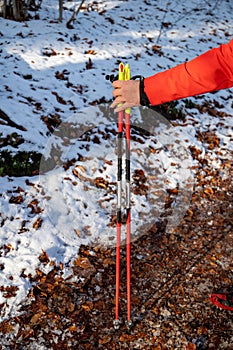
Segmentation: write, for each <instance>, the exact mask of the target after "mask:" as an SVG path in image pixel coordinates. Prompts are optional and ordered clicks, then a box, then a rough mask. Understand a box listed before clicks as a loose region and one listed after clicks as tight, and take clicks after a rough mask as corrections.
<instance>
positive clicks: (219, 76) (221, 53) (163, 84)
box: [144, 40, 233, 105]
mask: <svg viewBox="0 0 233 350" xmlns="http://www.w3.org/2000/svg"><path fill="white" fill-rule="evenodd" d="M232 86H233V40H231V41H230V42H229V43H228V44H223V45H221V46H219V47H218V48H215V49H211V50H209V51H207V52H206V53H204V54H202V55H200V56H198V57H196V58H194V59H193V60H191V61H189V62H186V63H183V64H180V65H178V66H176V67H174V68H171V69H169V70H166V71H164V72H161V73H158V74H156V75H154V76H152V77H148V78H146V79H145V80H144V87H145V89H144V91H145V93H146V94H147V96H148V98H149V100H150V103H151V104H152V105H157V104H161V103H164V102H169V101H173V100H178V99H180V98H185V97H189V96H194V95H199V94H203V93H207V92H210V91H214V90H221V89H225V88H229V87H232Z"/></svg>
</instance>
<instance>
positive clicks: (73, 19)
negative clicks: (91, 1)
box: [66, 0, 85, 29]
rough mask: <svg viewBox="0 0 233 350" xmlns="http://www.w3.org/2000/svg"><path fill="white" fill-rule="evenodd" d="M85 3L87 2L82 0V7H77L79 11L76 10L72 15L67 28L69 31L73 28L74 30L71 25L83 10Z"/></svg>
mask: <svg viewBox="0 0 233 350" xmlns="http://www.w3.org/2000/svg"><path fill="white" fill-rule="evenodd" d="M84 1H85V0H82V1H81V3H80V5H79V6H78V7H77V9H75V10H74V12H73V14H72V16H71V18H70V20H69V21H68V22H67V23H66V27H67V28H68V29H72V28H73V27H72V25H71V23H72V22H74V21H75V18H76V17H77V15H78V13H79V11H80V10H81V7H82V5H83V3H84Z"/></svg>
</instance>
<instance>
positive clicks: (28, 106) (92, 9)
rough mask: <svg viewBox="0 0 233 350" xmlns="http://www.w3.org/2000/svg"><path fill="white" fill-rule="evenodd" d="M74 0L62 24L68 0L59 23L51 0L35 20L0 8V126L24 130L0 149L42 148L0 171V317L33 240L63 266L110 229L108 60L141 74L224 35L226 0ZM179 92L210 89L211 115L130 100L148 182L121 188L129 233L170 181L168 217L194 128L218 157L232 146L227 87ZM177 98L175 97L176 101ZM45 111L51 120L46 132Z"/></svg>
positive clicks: (177, 209) (27, 265) (178, 204)
mask: <svg viewBox="0 0 233 350" xmlns="http://www.w3.org/2000/svg"><path fill="white" fill-rule="evenodd" d="M85 4H86V6H85V7H86V9H82V10H81V12H80V13H79V15H78V17H77V20H76V21H75V22H74V23H73V29H67V27H66V22H67V21H68V20H69V18H70V16H71V9H73V8H74V6H77V3H76V2H70V1H67V2H66V1H65V2H64V7H65V10H64V14H63V16H64V19H63V22H62V23H60V22H59V21H57V18H58V1H55V0H46V1H44V2H43V4H42V9H41V10H40V11H39V16H40V19H37V20H34V19H32V20H30V21H27V22H22V23H17V22H14V21H10V20H5V19H3V18H0V39H1V43H0V55H1V56H0V60H1V72H2V74H1V86H0V101H1V104H0V109H1V110H2V111H3V112H4V113H5V114H6V115H7V116H8V117H9V118H10V119H11V121H13V122H14V123H16V125H15V127H14V126H12V125H9V123H8V124H7V123H6V121H4V120H2V119H1V117H0V122H1V131H0V135H1V138H5V137H7V136H8V135H10V134H12V133H13V132H16V133H17V134H18V135H19V136H21V137H22V139H23V140H24V142H22V143H21V144H20V145H18V146H17V148H14V147H13V146H9V145H8V146H5V147H2V148H1V151H2V150H4V149H7V150H9V151H11V152H12V153H13V154H14V153H17V152H19V151H36V152H40V153H41V154H43V161H42V163H41V174H40V175H36V176H33V177H9V176H5V177H1V178H0V226H1V231H0V232H1V235H0V276H1V279H0V287H2V288H1V289H0V290H2V295H1V296H0V305H1V316H2V318H5V317H7V315H9V314H10V315H15V314H16V313H17V310H18V306H19V305H20V302H21V301H22V300H23V299H24V298H25V297H26V295H27V292H28V290H29V288H30V284H29V282H28V279H27V278H26V277H25V276H26V275H29V274H32V275H33V274H34V272H35V269H36V267H37V266H38V265H39V264H40V262H39V260H38V257H39V255H40V254H41V252H42V251H46V252H47V254H48V255H49V257H50V259H51V260H54V261H56V262H57V263H59V262H60V261H61V262H63V263H64V264H65V266H66V269H67V270H66V271H67V274H68V273H69V263H70V262H71V261H72V259H73V258H75V257H76V255H77V253H78V250H79V246H80V244H96V243H97V244H107V245H111V244H113V243H114V241H115V236H114V235H115V229H114V225H113V224H112V222H111V220H112V219H113V217H114V213H115V207H116V191H115V186H116V169H117V164H116V132H117V130H116V115H115V114H114V112H113V111H112V110H111V109H110V107H109V105H110V101H111V98H112V95H111V92H112V88H111V84H110V83H109V81H107V80H106V79H105V76H106V75H107V74H109V73H114V74H116V73H117V70H118V64H119V62H120V61H122V62H124V63H129V64H130V66H131V71H132V74H133V75H136V74H141V75H144V76H148V75H152V74H155V73H156V72H159V71H161V70H163V69H167V68H169V67H172V66H174V65H176V64H179V63H181V62H183V61H185V60H189V59H191V58H193V57H195V56H196V55H198V54H200V53H203V52H204V51H206V50H208V49H210V48H212V47H215V46H218V45H219V44H221V43H224V42H227V41H228V40H230V38H231V37H232V10H233V8H232V5H231V2H227V1H213V2H207V1H202V0H199V1H196V2H195V3H194V2H193V1H189V0H186V1H176V0H175V1H170V2H169V1H162V0H160V1H152V0H148V1H139V0H131V1H122V0H115V1H103V0H97V1H94V2H91V1H86V2H85ZM69 9H70V10H69ZM191 100H193V101H194V102H196V103H199V104H201V103H203V101H205V100H206V101H208V102H209V103H210V104H213V105H214V101H215V106H216V101H217V102H218V103H219V105H220V106H222V107H219V108H220V110H221V111H222V112H224V115H223V117H222V119H221V120H220V119H219V117H218V116H216V117H215V116H210V114H209V113H207V112H206V113H205V112H202V113H200V111H198V110H197V109H192V110H189V114H188V115H187V117H186V122H185V123H182V122H181V123H179V122H178V121H176V122H177V123H176V124H177V125H176V126H174V124H171V123H170V122H168V121H167V120H166V119H165V118H164V117H162V116H161V115H160V116H158V115H157V114H156V112H154V111H149V112H148V110H146V109H143V108H140V109H133V110H132V120H131V123H132V136H133V137H132V144H131V148H132V151H131V163H132V168H131V173H132V175H133V176H135V178H136V175H137V170H143V173H144V175H145V176H146V179H147V185H148V188H147V190H146V194H143V195H142V194H141V195H137V194H135V193H134V191H132V235H133V238H136V237H137V236H138V235H140V232H141V230H145V229H148V227H150V226H152V225H153V224H154V222H155V221H156V220H155V217H156V218H158V219H159V217H160V215H161V213H162V214H164V213H163V210H164V203H165V201H166V194H167V190H168V189H170V190H171V191H172V190H173V189H177V188H179V194H178V196H176V200H175V202H174V203H173V207H172V213H171V214H170V216H169V220H168V228H167V229H169V230H171V229H172V227H174V226H175V225H178V224H179V220H180V219H181V218H182V215H184V213H185V210H186V209H187V208H188V205H189V200H190V195H191V193H192V186H193V181H195V171H194V168H195V165H196V163H195V162H194V161H193V159H192V157H191V154H190V153H189V152H188V149H189V147H190V146H195V147H196V148H199V149H200V150H201V152H202V154H203V157H204V155H205V149H204V147H203V145H202V144H201V142H200V140H199V139H198V137H197V131H198V130H199V131H200V130H201V131H207V130H208V131H213V132H215V133H216V134H217V136H218V137H219V138H220V148H219V150H221V156H222V157H227V156H228V152H229V151H232V150H233V146H232V145H233V143H232V127H233V122H232V118H231V117H230V115H231V113H232V92H231V91H230V90H225V91H220V92H218V93H215V94H206V95H205V96H202V97H198V98H196V99H191ZM179 106H180V107H182V106H183V108H185V104H184V102H183V101H180V102H179ZM48 118H49V119H50V120H56V121H59V123H60V125H59V127H58V128H57V129H55V128H54V130H55V132H54V133H53V132H52V131H53V130H51V128H50V130H49V128H48V125H47V123H46V121H47V120H48ZM20 126H21V127H20ZM22 127H23V128H22ZM22 129H23V130H22ZM139 130H140V131H139ZM148 132H149V136H148ZM71 160H72V161H71ZM211 160H212V164H213V167H218V166H219V165H220V162H221V160H219V158H218V157H217V155H216V154H214V152H213V156H212V159H211ZM68 161H70V163H69V162H68ZM64 164H66V165H67V166H66V167H65V168H64ZM96 179H98V181H99V184H97V182H96ZM135 181H136V180H135ZM133 184H134V183H133V181H132V187H133ZM22 272H23V273H22ZM7 286H16V287H17V288H18V289H17V291H16V295H15V296H14V297H7V293H6V289H5V290H4V288H5V287H7Z"/></svg>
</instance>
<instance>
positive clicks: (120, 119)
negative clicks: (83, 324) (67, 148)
mask: <svg viewBox="0 0 233 350" xmlns="http://www.w3.org/2000/svg"><path fill="white" fill-rule="evenodd" d="M124 75H125V72H124V64H123V63H120V65H119V73H118V79H119V80H124V79H125V77H124ZM123 117H124V112H123V111H121V112H118V136H117V161H118V166H117V223H116V229H117V232H116V311H115V320H114V323H113V325H114V328H115V329H119V328H120V321H119V296H120V254H121V223H122V220H121V219H122V218H121V191H122V134H123Z"/></svg>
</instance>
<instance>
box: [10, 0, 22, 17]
mask: <svg viewBox="0 0 233 350" xmlns="http://www.w3.org/2000/svg"><path fill="white" fill-rule="evenodd" d="M12 7H13V18H14V19H15V20H16V21H20V20H21V19H22V18H21V8H22V0H12Z"/></svg>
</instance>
